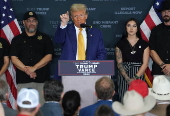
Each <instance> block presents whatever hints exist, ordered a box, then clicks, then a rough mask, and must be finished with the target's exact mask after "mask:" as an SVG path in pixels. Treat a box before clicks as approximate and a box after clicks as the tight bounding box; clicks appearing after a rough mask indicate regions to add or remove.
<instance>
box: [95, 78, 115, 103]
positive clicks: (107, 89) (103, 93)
mask: <svg viewBox="0 0 170 116" xmlns="http://www.w3.org/2000/svg"><path fill="white" fill-rule="evenodd" d="M114 89H115V86H114V83H113V81H112V80H111V79H110V78H109V77H102V78H100V79H98V80H97V81H96V83H95V90H96V94H97V97H98V98H99V99H102V100H108V99H111V98H112V96H113V95H114Z"/></svg>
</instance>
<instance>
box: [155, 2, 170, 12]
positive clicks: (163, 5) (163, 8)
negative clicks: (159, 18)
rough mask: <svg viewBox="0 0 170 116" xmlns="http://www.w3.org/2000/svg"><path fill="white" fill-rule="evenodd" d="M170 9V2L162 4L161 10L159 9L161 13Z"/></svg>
mask: <svg viewBox="0 0 170 116" xmlns="http://www.w3.org/2000/svg"><path fill="white" fill-rule="evenodd" d="M169 9H170V0H165V1H163V2H162V7H161V9H157V10H158V11H159V12H161V11H163V10H169Z"/></svg>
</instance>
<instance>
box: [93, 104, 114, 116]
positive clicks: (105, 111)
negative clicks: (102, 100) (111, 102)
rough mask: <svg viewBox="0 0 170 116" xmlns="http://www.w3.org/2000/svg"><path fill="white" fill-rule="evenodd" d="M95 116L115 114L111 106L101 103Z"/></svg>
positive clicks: (111, 115)
mask: <svg viewBox="0 0 170 116" xmlns="http://www.w3.org/2000/svg"><path fill="white" fill-rule="evenodd" d="M94 116H114V113H113V110H112V108H111V107H110V106H108V105H101V106H99V107H98V108H97V109H96V112H95V115H94Z"/></svg>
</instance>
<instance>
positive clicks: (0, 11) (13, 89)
mask: <svg viewBox="0 0 170 116" xmlns="http://www.w3.org/2000/svg"><path fill="white" fill-rule="evenodd" d="M0 15H1V16H0V37H2V38H5V39H6V40H7V41H8V42H9V43H11V40H12V39H13V37H14V36H16V35H18V34H20V33H21V29H20V27H19V25H18V22H17V19H16V18H15V15H14V12H13V9H12V7H11V5H10V1H9V0H0ZM5 74H6V80H7V83H8V87H9V90H8V91H9V101H8V105H9V106H10V107H11V108H13V109H15V100H16V97H17V86H16V72H15V69H14V66H13V64H12V63H11V61H10V65H9V67H8V70H7V71H6V73H5Z"/></svg>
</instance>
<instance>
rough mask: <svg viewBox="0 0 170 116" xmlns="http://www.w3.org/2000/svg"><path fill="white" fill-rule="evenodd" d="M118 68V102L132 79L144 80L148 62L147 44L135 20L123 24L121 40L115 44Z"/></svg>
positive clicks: (131, 19)
mask: <svg viewBox="0 0 170 116" xmlns="http://www.w3.org/2000/svg"><path fill="white" fill-rule="evenodd" d="M115 53H116V61H117V67H118V69H119V70H118V93H119V97H120V100H121V101H122V98H123V96H124V93H125V92H126V91H127V89H128V84H129V83H130V82H131V81H133V80H134V79H141V80H143V81H145V79H144V75H143V74H144V72H145V70H146V68H147V66H148V61H149V44H148V43H147V42H146V41H144V40H143V39H142V38H141V34H140V27H139V23H138V21H137V19H135V18H130V19H128V20H127V21H126V23H125V32H124V34H123V36H122V39H121V40H120V41H119V42H118V43H117V44H116V48H115Z"/></svg>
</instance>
